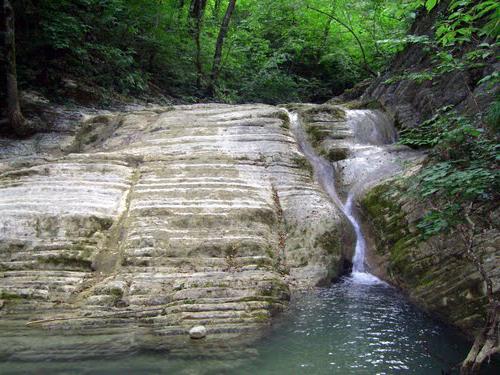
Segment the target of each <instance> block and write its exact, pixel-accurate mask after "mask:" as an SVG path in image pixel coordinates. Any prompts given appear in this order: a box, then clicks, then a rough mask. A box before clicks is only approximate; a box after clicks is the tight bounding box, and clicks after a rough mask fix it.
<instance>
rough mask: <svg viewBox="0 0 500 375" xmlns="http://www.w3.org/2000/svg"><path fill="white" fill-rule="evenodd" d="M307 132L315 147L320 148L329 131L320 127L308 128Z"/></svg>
mask: <svg viewBox="0 0 500 375" xmlns="http://www.w3.org/2000/svg"><path fill="white" fill-rule="evenodd" d="M306 131H307V134H308V135H309V140H310V141H311V143H312V145H313V146H318V145H319V144H320V143H321V141H323V139H325V138H326V136H327V135H328V131H326V130H325V129H323V128H321V127H319V126H308V127H307V129H306Z"/></svg>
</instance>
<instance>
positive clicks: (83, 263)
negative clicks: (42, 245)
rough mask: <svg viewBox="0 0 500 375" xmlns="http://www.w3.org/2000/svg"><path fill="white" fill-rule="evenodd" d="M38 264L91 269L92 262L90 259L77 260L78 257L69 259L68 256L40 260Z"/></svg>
mask: <svg viewBox="0 0 500 375" xmlns="http://www.w3.org/2000/svg"><path fill="white" fill-rule="evenodd" d="M38 262H39V263H41V264H51V265H55V266H63V267H68V268H78V269H80V268H84V269H91V268H92V261H91V260H89V259H83V258H79V257H78V258H77V257H68V256H66V255H60V256H50V257H47V258H38Z"/></svg>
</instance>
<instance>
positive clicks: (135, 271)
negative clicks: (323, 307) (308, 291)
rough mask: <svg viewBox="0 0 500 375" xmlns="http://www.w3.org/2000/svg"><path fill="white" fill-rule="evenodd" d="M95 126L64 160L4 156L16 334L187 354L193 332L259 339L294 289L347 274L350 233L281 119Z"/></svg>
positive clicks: (166, 116)
mask: <svg viewBox="0 0 500 375" xmlns="http://www.w3.org/2000/svg"><path fill="white" fill-rule="evenodd" d="M85 119H86V120H85V121H84V123H83V124H81V125H80V126H79V127H75V128H76V129H77V131H76V135H71V134H69V135H66V137H72V138H71V139H69V140H66V146H64V149H58V150H55V149H54V148H53V147H45V146H44V147H43V150H42V149H37V148H36V147H32V145H33V144H35V143H36V142H34V141H33V140H32V139H27V140H23V141H14V140H7V139H1V140H0V144H2V145H3V146H5V147H4V148H2V151H1V152H0V293H1V295H0V298H1V299H3V300H5V301H6V303H5V306H4V308H3V309H2V310H1V313H0V314H1V318H2V321H3V322H5V324H6V325H7V326H8V327H10V326H11V325H10V323H9V321H10V320H9V319H14V320H15V321H16V322H17V321H21V322H24V323H23V324H25V323H26V322H27V321H37V322H35V323H32V325H30V327H37V328H39V327H43V328H51V329H58V328H64V329H85V330H86V332H87V333H89V334H90V333H91V332H93V330H95V332H96V334H97V333H99V335H100V334H102V330H103V329H105V330H107V331H109V330H112V331H113V332H115V331H120V332H121V330H124V333H123V335H122V334H121V333H120V334H119V335H118V336H117V337H119V339H117V340H118V341H116V345H113V346H108V349H109V350H110V351H112V350H114V349H112V348H116V347H119V345H118V343H119V342H122V344H123V350H125V348H126V347H130V345H131V344H130V342H133V343H135V344H134V345H149V344H151V345H153V346H156V345H158V343H157V340H160V341H161V342H162V345H167V346H171V345H173V346H175V345H176V344H175V342H177V341H176V339H175V337H176V336H177V337H182V336H183V335H185V332H186V331H187V330H189V328H190V327H193V326H197V325H203V326H205V327H207V328H208V329H209V330H210V332H211V338H212V336H213V337H217V336H220V337H228V336H231V337H235V336H240V335H242V334H243V333H245V336H246V337H250V336H251V335H249V332H252V333H255V332H258V328H260V327H265V326H266V324H265V323H266V322H268V321H269V319H270V318H271V317H272V316H273V315H274V314H275V313H276V312H279V311H281V310H282V309H283V308H285V307H286V305H287V301H288V299H289V297H290V288H293V287H296V286H297V287H304V286H306V287H307V286H314V285H316V284H318V283H326V282H329V281H330V280H331V279H332V278H334V277H336V276H338V275H339V272H340V271H341V270H342V264H343V263H344V260H345V259H346V258H350V256H351V254H352V243H349V242H346V241H343V238H344V236H349V235H350V233H351V229H350V227H349V225H348V224H347V221H346V220H345V219H344V217H343V215H342V214H341V211H340V210H339V209H338V208H337V207H336V206H335V205H334V204H333V203H332V202H331V201H330V200H329V198H328V197H327V195H326V194H325V193H324V192H323V191H322V189H321V188H320V186H319V185H318V184H317V183H316V182H315V181H314V180H313V177H312V174H311V171H310V169H309V167H308V165H307V163H304V156H303V155H302V153H301V152H300V150H299V149H298V146H297V143H296V141H295V139H294V138H293V136H292V134H291V133H290V130H289V129H288V127H287V122H288V118H287V117H286V114H285V113H284V112H283V111H282V110H280V109H278V108H276V107H272V106H266V105H258V104H255V105H254V104H252V105H239V106H229V105H219V104H200V105H190V106H175V107H147V108H146V107H144V108H133V109H132V110H130V111H127V112H116V113H101V114H98V115H95V116H85ZM78 129H79V130H78ZM46 138H50V137H49V136H46ZM53 138H54V139H57V138H58V137H57V136H54V137H53ZM28 146H29V147H28ZM37 150H38V151H37ZM40 150H42V151H43V152H42V151H40ZM351 237H352V236H351ZM8 327H7V328H6V329H5V332H10V331H9V328H8ZM12 332H15V329H13V331H12ZM212 333H213V334H212ZM129 335H134V337H136V338H134V339H133V340H131V339H129V338H128V337H129ZM103 337H104V336H103ZM109 337H111V336H109ZM139 338H140V339H139ZM120 340H122V341H120ZM130 340H131V341H130ZM105 341H106V342H107V341H108V339H106V340H105ZM2 342H8V340H2ZM148 343H149V344H148ZM77 347H78V346H77V345H76V344H75V346H74V349H71V350H78V349H77ZM97 347H98V346H96V348H97ZM72 348H73V347H72ZM0 349H1V350H3V349H4V348H0ZM6 350H7V351H8V350H9V348H6ZM19 350H20V351H22V350H21V349H19ZM44 350H45V348H44ZM47 350H48V348H47ZM68 350H69V351H70V349H68ZM58 353H59V352H58ZM68 355H69V354H68ZM85 355H86V354H85ZM88 355H90V354H88Z"/></svg>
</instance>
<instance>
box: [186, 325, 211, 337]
mask: <svg viewBox="0 0 500 375" xmlns="http://www.w3.org/2000/svg"><path fill="white" fill-rule="evenodd" d="M206 335H207V329H206V328H205V327H204V326H195V327H193V328H191V329H190V330H189V337H191V338H192V339H202V338H204V337H205V336H206Z"/></svg>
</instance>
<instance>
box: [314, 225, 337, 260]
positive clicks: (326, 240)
mask: <svg viewBox="0 0 500 375" xmlns="http://www.w3.org/2000/svg"><path fill="white" fill-rule="evenodd" d="M314 247H319V248H322V249H324V250H326V251H327V253H328V254H330V255H337V254H340V253H341V251H340V248H341V241H340V236H339V234H338V233H337V231H335V230H332V231H328V232H325V233H323V234H322V235H321V236H319V237H318V238H317V239H316V241H315V243H314Z"/></svg>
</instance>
